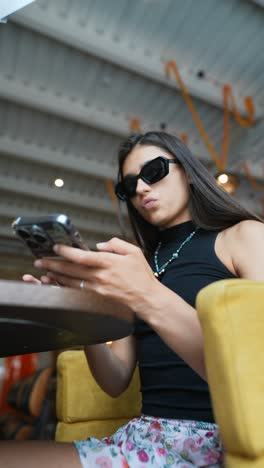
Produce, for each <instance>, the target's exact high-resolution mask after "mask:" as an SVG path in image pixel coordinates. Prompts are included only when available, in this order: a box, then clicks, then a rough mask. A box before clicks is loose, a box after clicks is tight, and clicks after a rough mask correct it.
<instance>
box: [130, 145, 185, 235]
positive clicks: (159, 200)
mask: <svg viewBox="0 0 264 468" xmlns="http://www.w3.org/2000/svg"><path fill="white" fill-rule="evenodd" d="M158 156H163V157H165V158H167V159H173V156H172V155H171V154H170V153H167V152H166V151H165V150H163V149H161V148H158V147H157V146H146V145H141V146H137V147H135V148H134V149H133V150H132V151H131V153H129V155H128V156H127V158H126V160H125V162H124V165H123V177H125V176H127V175H128V174H129V175H138V174H139V172H140V170H141V168H142V166H143V165H144V164H145V163H146V162H148V161H151V160H152V159H155V158H157V157H158ZM188 201H189V184H188V181H187V177H186V175H185V172H184V170H183V169H182V167H181V166H179V165H178V164H169V174H168V175H167V176H165V177H164V178H163V179H161V180H159V181H158V182H156V183H154V184H152V185H148V184H147V183H146V182H144V181H143V180H142V179H138V182H137V189H136V195H135V196H134V197H132V198H131V203H132V204H133V206H134V207H135V208H136V210H137V211H138V212H139V213H140V215H141V216H142V217H143V218H144V219H145V220H146V221H148V222H149V223H151V224H153V225H154V226H156V227H158V228H159V229H166V228H168V227H171V226H174V225H176V224H179V223H182V222H184V221H188V220H190V219H191V215H190V211H189V208H188Z"/></svg>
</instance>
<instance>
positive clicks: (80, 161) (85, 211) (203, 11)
mask: <svg viewBox="0 0 264 468" xmlns="http://www.w3.org/2000/svg"><path fill="white" fill-rule="evenodd" d="M263 26H264V10H263V9H262V8H261V7H260V6H258V5H256V4H255V3H253V2H251V1H249V0H221V1H219V0H185V1H184V2H182V1H181V0H136V1H134V2H130V1H128V0H74V1H70V0H56V1H55V2H54V1H51V0H50V1H49V0H37V1H36V2H34V3H32V4H31V5H29V6H28V7H26V8H24V9H22V10H20V11H19V12H17V13H16V14H14V15H12V17H11V18H10V19H9V22H8V23H7V24H1V25H0V63H1V68H0V156H1V158H0V168H1V175H0V194H1V197H0V199H1V202H0V220H1V228H0V244H1V236H2V239H8V242H9V244H8V246H9V250H10V252H11V253H12V252H13V253H15V254H16V258H17V248H18V247H17V244H16V242H15V241H14V240H12V241H11V236H12V233H11V231H10V227H9V226H10V221H11V219H13V217H15V216H17V215H21V214H23V213H24V214H28V213H41V214H45V213H47V212H54V211H64V212H65V211H66V212H68V213H69V214H70V215H71V216H72V217H73V219H74V221H75V223H76V224H77V226H78V227H79V228H80V230H81V231H82V232H83V233H84V236H85V237H86V239H87V241H88V242H89V243H90V245H91V246H92V247H93V246H94V244H95V242H96V241H99V240H101V239H103V238H108V237H110V236H112V235H114V234H117V235H120V230H119V227H118V222H117V218H116V216H115V209H114V206H113V204H112V202H111V200H110V197H109V195H108V193H107V190H106V186H105V178H106V177H109V178H111V179H114V177H115V158H116V150H117V147H118V145H119V143H120V142H121V140H122V139H123V138H124V137H125V136H126V135H128V134H129V132H130V129H129V124H130V119H131V118H132V117H137V118H138V119H139V120H140V123H141V125H142V129H143V130H149V129H159V128H160V126H161V125H165V126H166V130H168V131H172V132H173V133H176V134H181V133H184V134H186V135H187V136H188V140H189V145H190V148H191V149H192V151H193V152H194V153H195V154H196V155H197V156H198V157H199V158H200V159H201V160H203V161H204V162H205V164H207V165H208V167H211V170H212V171H215V168H214V165H213V164H212V160H211V157H210V155H209V154H208V150H207V148H206V147H205V145H204V143H203V141H202V139H201V137H200V134H199V132H198V131H197V128H196V126H195V124H194V122H193V120H192V117H191V114H190V112H189V110H188V109H187V107H186V104H185V102H184V100H183V97H182V95H181V93H180V92H179V88H178V85H177V82H176V80H175V79H174V78H173V77H167V76H166V75H165V72H164V65H165V64H166V62H167V61H168V60H170V59H174V60H176V62H177V65H178V68H179V70H180V72H181V75H182V78H183V80H184V83H185V84H186V86H187V89H188V91H189V93H190V94H191V95H192V98H193V102H194V104H195V106H196V109H197V111H198V113H199V115H200V118H201V120H202V122H203V125H204V127H205V129H206V130H207V132H208V134H209V135H210V138H211V141H212V144H213V145H214V147H215V149H216V150H217V151H218V152H219V151H220V147H221V140H222V129H223V98H222V86H223V85H224V84H225V83H228V84H229V85H231V87H232V90H233V92H234V96H235V100H236V103H237V106H238V109H239V110H240V112H241V113H243V114H244V115H245V109H244V101H243V100H244V97H245V96H247V95H249V96H251V97H252V99H253V101H254V105H255V110H256V113H255V115H256V124H255V126H254V127H253V128H250V129H244V128H242V127H240V126H239V125H238V123H237V122H236V121H235V120H234V119H233V118H231V122H230V148H229V163H228V164H229V168H232V169H233V170H235V171H236V172H237V173H239V174H240V176H241V180H242V182H241V185H240V189H239V191H238V192H237V196H238V197H239V198H240V199H241V201H242V202H243V203H244V204H245V205H247V206H249V207H251V208H253V209H256V210H257V211H259V212H260V210H261V198H262V195H261V193H257V192H255V191H254V190H253V189H252V187H251V186H250V184H249V182H248V181H247V179H246V178H245V174H244V173H243V171H242V168H241V163H242V161H244V160H246V161H248V162H249V165H250V169H251V171H252V174H253V175H256V176H258V177H259V178H262V179H264V174H263V149H264V144H263V138H262V135H263V131H262V130H263V125H264V124H263V117H264V87H263V78H264V52H263V44H264V27H263ZM56 177H62V178H63V179H64V180H65V185H64V187H63V189H57V188H55V187H54V185H53V181H54V179H55V178H56ZM2 245H3V248H2V250H4V251H6V249H7V244H6V241H5V242H4V240H3V242H2ZM24 254H25V252H21V262H22V259H23V258H24ZM24 262H25V260H24ZM24 264H25V263H23V267H24ZM21 268H22V267H21Z"/></svg>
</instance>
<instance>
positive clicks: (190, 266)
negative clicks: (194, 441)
mask: <svg viewBox="0 0 264 468" xmlns="http://www.w3.org/2000/svg"><path fill="white" fill-rule="evenodd" d="M194 229H195V226H194V224H193V223H192V221H187V222H185V223H182V224H179V225H177V226H173V227H172V228H168V229H166V230H164V231H161V232H160V239H159V240H160V241H161V243H162V244H161V248H160V251H159V255H158V262H159V265H162V264H163V263H165V262H166V261H167V260H168V259H169V258H170V257H171V255H172V253H173V252H175V251H176V250H177V248H178V247H179V246H180V244H181V243H182V242H183V241H184V239H186V237H187V236H188V235H189V234H190V233H191V232H192V231H193V230H194ZM218 233H219V230H218V231H206V230H203V229H199V230H198V231H197V232H196V234H195V236H194V237H193V238H192V239H191V240H190V241H189V242H188V243H187V244H185V245H184V247H183V248H182V250H181V252H180V253H179V257H178V258H176V259H175V260H174V261H173V262H172V263H171V264H170V265H169V266H168V267H167V268H166V271H165V273H164V274H163V276H162V277H161V282H162V283H163V284H164V285H165V286H167V287H168V288H169V289H171V290H172V291H174V292H175V293H177V294H178V295H179V296H181V297H182V298H183V299H184V300H185V301H186V302H187V303H188V304H190V305H191V306H193V307H195V299H196V295H197V293H198V292H199V291H200V289H202V288H203V287H205V286H207V285H208V284H210V283H213V282H215V281H218V280H222V279H228V278H235V276H234V275H233V274H232V273H231V272H230V271H229V270H228V269H227V268H226V267H225V265H224V264H223V263H222V262H221V261H220V259H219V258H218V257H217V255H216V253H215V240H216V236H217V234H218ZM150 266H151V267H152V268H153V270H154V256H153V257H152V258H151V259H150ZM150 313H151V311H150ZM164 314H166V310H164ZM175 327H177V323H176V322H175ZM135 336H136V341H137V358H138V363H139V372H140V378H141V392H142V413H143V414H146V415H151V416H156V417H161V418H173V419H187V420H196V421H205V422H213V421H214V416H213V412H212V406H211V401H210V395H209V389H208V385H207V383H206V382H205V381H204V380H203V379H202V378H201V377H199V375H198V374H197V373H196V372H195V371H194V370H193V369H191V368H190V367H189V366H188V365H187V364H186V363H185V362H184V361H183V360H182V359H181V358H180V357H179V356H178V355H177V354H176V353H175V352H174V351H172V350H171V349H170V348H169V347H168V346H167V345H166V344H165V343H164V342H163V341H162V339H161V338H160V337H159V335H158V334H157V333H155V332H154V331H153V330H152V329H151V328H150V327H149V326H148V325H147V324H146V323H145V322H143V321H142V320H140V319H137V321H136V328H135Z"/></svg>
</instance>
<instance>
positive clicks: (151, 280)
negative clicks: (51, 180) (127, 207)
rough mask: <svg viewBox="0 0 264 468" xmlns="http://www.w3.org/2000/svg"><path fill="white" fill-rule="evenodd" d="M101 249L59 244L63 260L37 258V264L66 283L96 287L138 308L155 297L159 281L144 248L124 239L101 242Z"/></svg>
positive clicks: (53, 278) (107, 296)
mask: <svg viewBox="0 0 264 468" xmlns="http://www.w3.org/2000/svg"><path fill="white" fill-rule="evenodd" d="M97 248H98V250H99V252H93V251H85V250H81V249H76V248H73V247H68V246H65V245H57V246H55V248H54V250H55V252H56V254H58V255H59V256H60V257H62V258H63V261H61V260H57V259H51V258H49V259H48V258H44V259H42V260H36V261H35V263H34V265H35V266H36V267H37V268H41V269H42V270H43V269H44V270H47V271H48V276H49V277H50V278H51V279H52V280H54V281H57V282H58V283H59V284H60V285H62V286H68V287H73V288H80V284H81V282H82V281H84V283H83V284H84V289H87V290H90V291H94V292H96V293H98V294H100V295H101V296H104V297H106V298H110V299H114V300H117V301H118V302H120V303H122V304H126V305H128V306H129V307H131V309H133V310H134V311H137V310H138V309H139V308H140V309H142V307H143V306H144V302H145V301H147V298H148V299H149V298H150V297H152V298H153V295H154V294H155V292H156V290H157V289H158V285H159V282H158V281H157V280H156V278H155V277H154V275H153V272H152V270H151V268H150V266H149V265H148V263H147V261H146V259H145V257H144V255H143V253H142V252H141V250H140V249H139V248H138V247H136V246H134V245H132V244H130V243H128V242H125V241H123V240H121V239H118V238H113V239H111V240H110V241H108V242H104V243H100V244H97Z"/></svg>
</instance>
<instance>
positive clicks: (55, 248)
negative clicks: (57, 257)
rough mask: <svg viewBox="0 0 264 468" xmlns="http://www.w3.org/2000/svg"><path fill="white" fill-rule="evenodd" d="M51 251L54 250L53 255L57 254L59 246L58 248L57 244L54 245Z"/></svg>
mask: <svg viewBox="0 0 264 468" xmlns="http://www.w3.org/2000/svg"><path fill="white" fill-rule="evenodd" d="M53 250H54V252H55V253H57V252H58V250H59V246H58V245H57V244H55V245H54V246H53Z"/></svg>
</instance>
